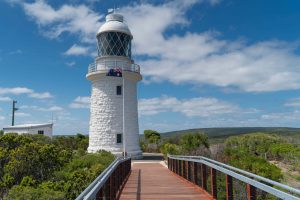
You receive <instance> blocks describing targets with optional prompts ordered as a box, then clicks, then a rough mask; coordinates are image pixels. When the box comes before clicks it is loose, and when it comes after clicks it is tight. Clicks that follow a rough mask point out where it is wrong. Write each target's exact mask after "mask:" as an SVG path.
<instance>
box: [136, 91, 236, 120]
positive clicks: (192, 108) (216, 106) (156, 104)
mask: <svg viewBox="0 0 300 200" xmlns="http://www.w3.org/2000/svg"><path fill="white" fill-rule="evenodd" d="M163 112H177V113H182V114H184V115H185V116H188V117H193V116H199V117H208V116H214V115H222V114H229V113H234V112H241V110H240V108H239V107H238V106H236V105H233V104H230V103H228V102H224V101H221V100H218V99H215V98H203V97H198V98H191V99H182V100H180V99H177V98H175V97H168V96H162V97H159V98H151V99H140V100H139V113H140V114H141V115H156V114H159V113H163Z"/></svg>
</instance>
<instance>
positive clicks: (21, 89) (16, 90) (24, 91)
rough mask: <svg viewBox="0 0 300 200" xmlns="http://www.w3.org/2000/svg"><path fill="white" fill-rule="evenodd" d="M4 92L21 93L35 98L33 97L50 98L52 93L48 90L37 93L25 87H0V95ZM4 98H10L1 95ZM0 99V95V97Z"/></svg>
mask: <svg viewBox="0 0 300 200" xmlns="http://www.w3.org/2000/svg"><path fill="white" fill-rule="evenodd" d="M5 94H13V95H21V94H27V95H28V97H30V98H35V99H49V98H52V97H53V96H52V94H50V93H49V92H43V93H38V92H35V91H34V90H33V89H29V88H26V87H14V88H0V95H5ZM2 98H4V99H6V100H11V99H10V98H9V97H2ZM0 101H1V97H0Z"/></svg>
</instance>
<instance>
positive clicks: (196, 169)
mask: <svg viewBox="0 0 300 200" xmlns="http://www.w3.org/2000/svg"><path fill="white" fill-rule="evenodd" d="M193 166H194V178H193V180H194V184H195V185H198V163H196V162H193Z"/></svg>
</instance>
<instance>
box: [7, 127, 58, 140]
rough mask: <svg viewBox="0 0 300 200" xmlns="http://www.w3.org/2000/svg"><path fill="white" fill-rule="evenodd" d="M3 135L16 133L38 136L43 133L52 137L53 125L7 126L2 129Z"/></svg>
mask: <svg viewBox="0 0 300 200" xmlns="http://www.w3.org/2000/svg"><path fill="white" fill-rule="evenodd" d="M3 131H4V134H6V133H18V134H38V132H39V131H43V135H45V136H48V137H52V132H53V124H23V125H16V126H9V127H5V128H3Z"/></svg>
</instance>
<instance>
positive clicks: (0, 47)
mask: <svg viewBox="0 0 300 200" xmlns="http://www.w3.org/2000/svg"><path fill="white" fill-rule="evenodd" d="M115 2H116V3H115V4H116V5H117V7H118V8H119V10H118V12H120V13H122V14H123V15H124V16H125V19H126V22H127V24H128V25H129V27H130V29H131V31H132V33H133V36H134V41H133V50H132V51H133V56H134V60H135V62H136V63H137V64H140V65H141V73H142V74H143V76H144V80H143V81H142V82H140V83H139V86H138V89H139V94H138V98H139V122H140V132H142V131H143V130H144V129H155V130H158V131H161V132H164V131H171V130H179V129H188V128H200V127H231V126H235V127H236V126H289V127H300V120H299V119H300V95H299V89H300V55H299V35H300V26H299V23H298V21H299V18H300V13H299V12H298V11H299V9H300V2H297V1H284V2H283V1H280V0H273V1H259V0H251V1H239V0H171V1H158V0H148V1H147V0H140V1H120V0H116V1H115ZM112 7H114V3H113V1H106V0H86V1H79V0H66V1H61V0H52V1H46V0H36V1H35V0H2V1H1V2H0V27H1V28H0V35H1V37H0V75H1V79H0V128H2V127H4V126H6V125H9V124H10V123H11V122H10V121H11V100H12V99H16V100H18V107H19V108H20V110H19V111H18V112H17V116H16V123H17V124H22V123H44V122H49V121H52V118H53V120H54V122H55V130H54V131H55V134H75V133H78V132H81V133H88V121H89V96H90V90H91V86H90V83H89V82H88V81H87V80H86V79H85V75H86V72H87V68H88V65H89V64H90V63H92V62H93V60H94V57H95V56H96V40H95V34H96V32H97V30H98V29H99V27H100V26H101V24H103V22H104V17H105V15H106V14H107V10H108V9H109V8H112ZM52 116H53V117H52Z"/></svg>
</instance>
